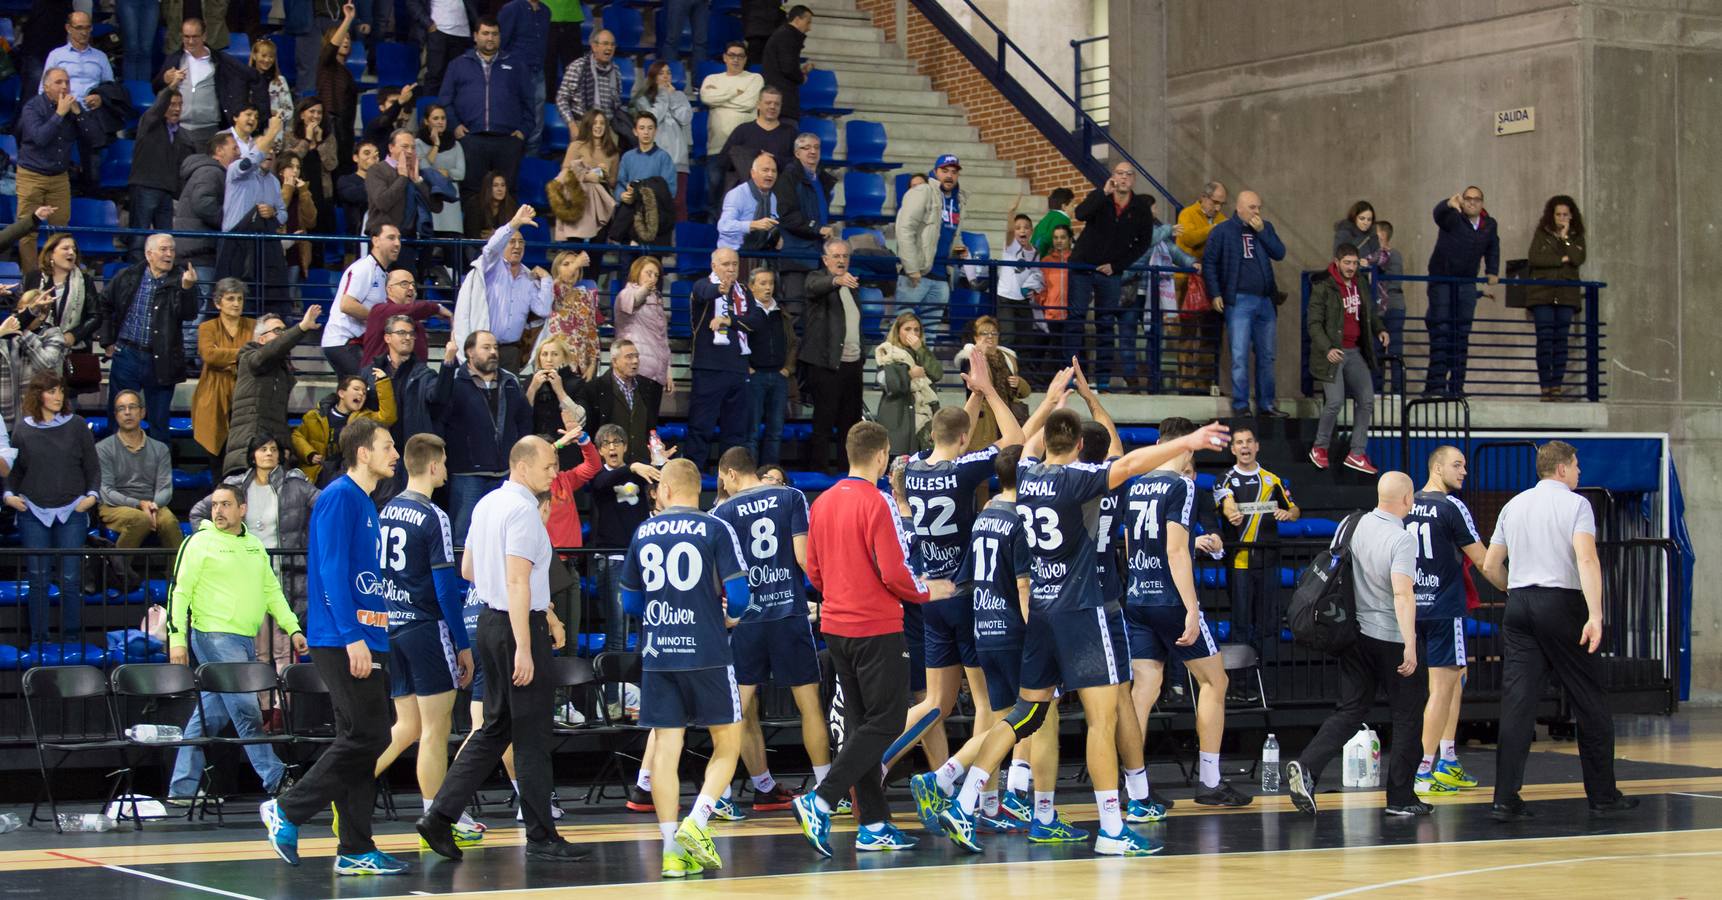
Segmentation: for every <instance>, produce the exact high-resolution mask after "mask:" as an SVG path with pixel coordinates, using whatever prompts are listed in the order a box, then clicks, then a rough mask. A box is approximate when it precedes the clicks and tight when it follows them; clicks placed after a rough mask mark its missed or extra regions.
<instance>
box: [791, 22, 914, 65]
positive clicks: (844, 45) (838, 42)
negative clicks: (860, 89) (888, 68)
mask: <svg viewBox="0 0 1722 900" xmlns="http://www.w3.org/2000/svg"><path fill="white" fill-rule="evenodd" d="M801 54H802V55H803V56H805V57H807V58H808V59H810V60H813V63H814V65H822V64H823V63H822V62H821V61H822V60H837V59H842V60H857V61H860V60H869V59H902V58H903V55H902V51H900V50H898V49H897V45H896V44H889V43H886V42H885V41H884V40H882V39H881V38H880V37H879V32H878V31H873V32H872V37H871V38H868V39H866V40H859V39H855V38H832V37H829V36H823V35H821V34H820V33H819V29H818V28H814V30H813V33H812V34H809V35H808V36H807V43H806V44H805V45H804V46H803V47H802V48H801Z"/></svg>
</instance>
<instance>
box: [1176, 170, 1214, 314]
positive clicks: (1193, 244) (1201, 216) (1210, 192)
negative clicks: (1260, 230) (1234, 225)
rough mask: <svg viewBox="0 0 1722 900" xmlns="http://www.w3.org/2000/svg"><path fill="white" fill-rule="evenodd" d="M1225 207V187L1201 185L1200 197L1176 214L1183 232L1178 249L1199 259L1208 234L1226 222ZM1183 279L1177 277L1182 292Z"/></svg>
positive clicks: (1209, 183) (1211, 182)
mask: <svg viewBox="0 0 1722 900" xmlns="http://www.w3.org/2000/svg"><path fill="white" fill-rule="evenodd" d="M1225 205H1226V186H1225V185H1223V184H1221V183H1220V182H1218V181H1210V182H1208V183H1207V184H1204V185H1202V196H1200V197H1198V198H1196V202H1195V203H1192V204H1190V205H1189V206H1186V207H1184V208H1183V209H1182V210H1181V211H1179V213H1178V224H1179V225H1182V226H1184V230H1183V231H1182V232H1180V233H1179V235H1178V249H1180V250H1182V251H1184V252H1185V253H1188V254H1189V255H1191V256H1193V257H1195V258H1196V259H1201V258H1202V253H1203V251H1204V250H1205V249H1206V248H1207V246H1208V233H1209V232H1210V231H1213V229H1214V226H1215V225H1218V224H1220V223H1221V222H1224V221H1226V213H1225ZM1184 277H1185V276H1179V279H1180V281H1179V286H1178V289H1179V290H1180V291H1182V290H1183V283H1182V279H1183V278H1184Z"/></svg>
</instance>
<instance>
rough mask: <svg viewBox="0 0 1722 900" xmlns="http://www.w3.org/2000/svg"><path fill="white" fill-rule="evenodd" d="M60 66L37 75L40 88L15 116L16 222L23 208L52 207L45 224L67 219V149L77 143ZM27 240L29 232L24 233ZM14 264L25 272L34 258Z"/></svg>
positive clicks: (73, 110) (72, 103)
mask: <svg viewBox="0 0 1722 900" xmlns="http://www.w3.org/2000/svg"><path fill="white" fill-rule="evenodd" d="M68 84H69V82H68V79H67V76H66V70H65V69H49V70H47V71H46V72H45V73H43V76H42V93H40V94H38V95H36V96H35V97H32V98H30V100H29V101H28V102H26V103H25V104H24V109H23V111H22V112H21V113H20V114H19V116H18V127H17V133H18V160H17V162H18V169H17V182H18V209H19V211H20V212H21V213H22V214H21V215H20V216H19V217H18V220H19V221H25V220H26V219H28V218H29V212H28V210H34V209H36V208H37V207H40V206H52V207H54V209H55V212H54V214H53V215H52V216H51V217H49V219H48V224H50V225H64V224H66V223H67V222H70V221H71V220H72V180H71V175H70V174H69V173H70V172H71V170H72V148H73V147H74V146H75V145H76V144H77V142H78V117H79V115H80V114H81V110H80V109H79V107H78V101H77V98H75V97H73V96H72V93H71V89H70V88H69V87H68ZM24 240H26V241H31V242H33V241H34V240H35V235H34V233H31V234H27V235H25V236H24ZM18 264H19V267H20V268H21V269H22V270H23V273H24V275H25V276H26V277H28V276H30V275H31V274H33V273H34V271H35V268H36V260H35V259H33V258H31V255H30V254H28V253H24V254H20V256H19V259H18Z"/></svg>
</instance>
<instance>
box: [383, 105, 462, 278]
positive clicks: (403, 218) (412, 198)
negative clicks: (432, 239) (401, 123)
mask: <svg viewBox="0 0 1722 900" xmlns="http://www.w3.org/2000/svg"><path fill="white" fill-rule="evenodd" d="M417 144H418V139H417V138H415V137H413V133H412V132H410V131H407V130H405V129H402V130H400V131H396V132H395V133H394V134H393V135H390V137H389V155H388V156H387V157H386V158H384V159H383V160H381V161H379V162H378V163H377V164H376V165H373V166H371V171H369V172H367V173H365V197H366V199H367V200H369V201H370V208H369V210H367V211H366V213H365V221H366V223H368V224H369V225H370V226H372V227H377V226H383V225H393V226H395V227H396V228H398V229H400V232H401V238H402V240H415V239H417V238H421V237H425V236H428V235H429V234H430V233H431V216H432V215H433V213H434V212H435V211H436V210H438V209H441V208H442V206H443V202H442V200H441V199H440V198H438V197H435V196H433V195H432V194H431V189H430V182H429V180H428V179H426V178H425V177H424V174H423V173H422V172H420V167H421V166H422V165H423V163H422V162H421V161H420V160H419V154H418V149H417ZM417 252H418V251H417V250H416V249H414V248H411V247H404V246H403V247H402V248H401V253H400V257H399V264H400V265H401V267H402V268H406V269H411V270H414V271H416V270H417V268H418V267H417V265H416V263H417Z"/></svg>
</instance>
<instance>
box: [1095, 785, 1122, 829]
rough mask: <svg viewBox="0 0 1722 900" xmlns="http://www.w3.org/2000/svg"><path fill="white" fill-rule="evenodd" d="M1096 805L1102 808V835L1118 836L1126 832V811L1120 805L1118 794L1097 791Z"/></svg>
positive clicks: (1115, 792)
mask: <svg viewBox="0 0 1722 900" xmlns="http://www.w3.org/2000/svg"><path fill="white" fill-rule="evenodd" d="M1094 803H1095V805H1096V806H1099V807H1100V833H1101V834H1118V833H1119V832H1121V831H1123V830H1124V810H1123V809H1122V808H1120V807H1119V805H1118V792H1117V791H1115V790H1113V791H1095V792H1094Z"/></svg>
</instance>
